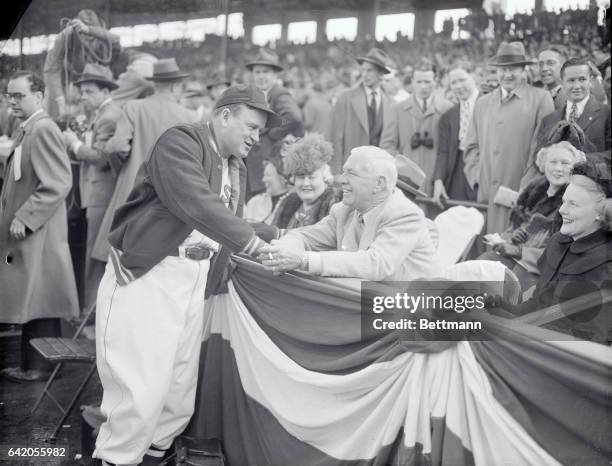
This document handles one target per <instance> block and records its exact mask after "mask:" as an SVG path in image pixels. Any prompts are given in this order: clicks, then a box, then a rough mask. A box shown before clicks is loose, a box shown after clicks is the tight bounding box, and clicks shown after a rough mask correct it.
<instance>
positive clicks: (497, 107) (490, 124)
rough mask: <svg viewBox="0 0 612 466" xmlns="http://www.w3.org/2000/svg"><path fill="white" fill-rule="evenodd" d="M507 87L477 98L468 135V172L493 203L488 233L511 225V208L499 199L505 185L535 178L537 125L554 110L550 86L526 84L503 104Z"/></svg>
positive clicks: (517, 185) (484, 199)
mask: <svg viewBox="0 0 612 466" xmlns="http://www.w3.org/2000/svg"><path fill="white" fill-rule="evenodd" d="M501 100H502V97H501V89H497V90H495V91H493V92H491V93H490V94H487V95H485V96H483V97H481V98H480V99H478V100H477V101H476V105H475V106H474V113H473V115H472V121H471V123H470V127H469V129H468V133H467V136H466V141H465V146H466V149H465V152H464V155H463V157H464V160H465V176H466V178H467V180H468V182H469V183H470V186H472V187H474V186H475V185H476V184H478V197H477V199H478V202H484V203H488V204H489V209H488V213H487V233H495V232H498V233H500V232H502V231H504V230H505V229H506V228H507V227H508V222H509V217H510V208H508V207H504V206H500V205H497V204H494V203H493V199H494V198H495V194H496V193H497V190H498V189H499V187H500V186H505V187H507V188H510V189H513V190H515V191H519V190H520V188H522V187H524V185H526V184H527V183H528V182H529V181H530V179H531V178H530V177H529V167H531V166H532V165H533V160H532V155H533V154H534V148H535V145H536V134H537V128H538V125H539V124H540V121H541V120H542V118H543V117H544V116H545V115H548V114H549V113H551V112H552V111H553V110H554V104H553V100H552V97H551V95H550V92H548V91H546V90H544V89H537V88H535V87H532V86H529V85H526V84H522V85H520V86H519V87H517V88H516V89H515V90H514V96H513V97H512V99H510V101H509V102H506V103H503V104H502V101H501Z"/></svg>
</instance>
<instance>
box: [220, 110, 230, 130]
mask: <svg viewBox="0 0 612 466" xmlns="http://www.w3.org/2000/svg"><path fill="white" fill-rule="evenodd" d="M231 114H232V112H231V111H230V109H229V108H224V109H223V111H222V112H221V124H222V125H223V126H224V127H227V126H228V125H229V118H230V115H231Z"/></svg>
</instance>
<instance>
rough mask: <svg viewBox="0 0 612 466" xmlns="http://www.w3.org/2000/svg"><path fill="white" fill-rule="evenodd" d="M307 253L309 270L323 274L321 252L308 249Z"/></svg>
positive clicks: (315, 273) (316, 273)
mask: <svg viewBox="0 0 612 466" xmlns="http://www.w3.org/2000/svg"><path fill="white" fill-rule="evenodd" d="M306 254H307V255H308V272H309V273H312V274H314V275H321V269H322V263H321V254H319V253H318V252H313V251H308V252H306Z"/></svg>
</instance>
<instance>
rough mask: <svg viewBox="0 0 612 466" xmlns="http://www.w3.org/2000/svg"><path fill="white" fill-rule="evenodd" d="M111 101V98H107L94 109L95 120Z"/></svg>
mask: <svg viewBox="0 0 612 466" xmlns="http://www.w3.org/2000/svg"><path fill="white" fill-rule="evenodd" d="M112 100H113V99H112V98H111V97H108V98H106V100H104V102H102V103H101V104H100V106H99V107H98V108H97V109H96V114H95V116H96V118H97V117H98V115H99V114H100V112H101V111H102V109H103V108H104V107H106V106H107V105H108V104H110V103H111V101H112Z"/></svg>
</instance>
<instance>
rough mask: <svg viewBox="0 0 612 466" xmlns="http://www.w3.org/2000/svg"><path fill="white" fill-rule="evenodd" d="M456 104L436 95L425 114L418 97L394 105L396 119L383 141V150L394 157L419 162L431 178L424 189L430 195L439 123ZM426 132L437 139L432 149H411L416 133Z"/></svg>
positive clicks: (385, 130)
mask: <svg viewBox="0 0 612 466" xmlns="http://www.w3.org/2000/svg"><path fill="white" fill-rule="evenodd" d="M452 106H453V104H452V103H451V102H449V101H448V100H445V99H442V98H440V97H438V96H435V95H434V96H433V99H432V103H431V105H429V107H428V108H427V111H426V112H425V113H423V111H422V109H421V107H420V106H419V104H418V103H417V102H416V100H415V97H414V95H412V96H411V97H409V98H408V99H406V100H404V101H402V102H398V103H396V104H395V105H394V106H393V113H394V117H393V118H392V119H391V120H390V124H389V125H388V126H386V127H385V129H384V130H383V134H382V136H381V138H380V147H382V148H383V149H385V150H386V151H387V152H389V153H390V154H392V155H397V154H403V155H405V156H407V157H408V158H410V159H411V160H412V161H413V162H414V163H416V164H417V165H418V166H419V167H420V168H421V170H423V171H424V172H425V175H426V176H427V178H426V179H425V184H424V185H423V189H424V190H425V192H427V193H428V194H431V192H432V183H433V179H432V176H433V172H434V167H435V165H436V157H437V153H438V122H439V121H440V117H441V116H442V114H443V113H445V112H446V111H447V110H449V109H450V108H451V107H452ZM416 132H419V133H421V137H424V134H425V132H427V134H428V135H429V136H430V137H431V138H432V139H433V143H434V145H433V147H432V148H431V149H428V148H427V147H425V146H423V145H421V146H419V147H418V148H416V149H412V148H411V147H410V140H411V139H412V136H413V135H414V134H415V133H416Z"/></svg>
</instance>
